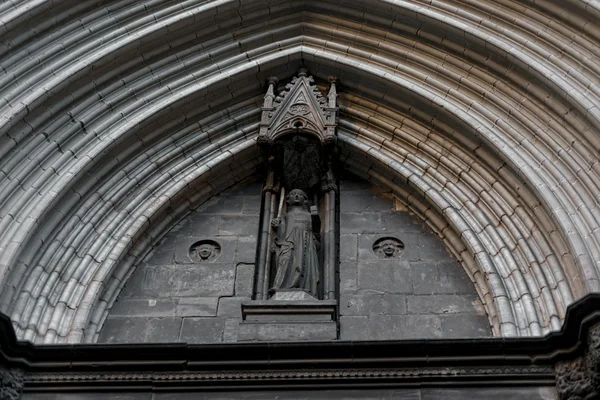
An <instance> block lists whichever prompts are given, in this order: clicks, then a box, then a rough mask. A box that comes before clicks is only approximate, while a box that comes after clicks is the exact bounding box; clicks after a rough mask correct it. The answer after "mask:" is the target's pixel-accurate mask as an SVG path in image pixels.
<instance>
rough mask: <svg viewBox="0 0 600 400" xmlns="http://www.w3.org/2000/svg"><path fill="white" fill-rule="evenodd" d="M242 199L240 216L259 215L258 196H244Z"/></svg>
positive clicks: (259, 200)
mask: <svg viewBox="0 0 600 400" xmlns="http://www.w3.org/2000/svg"><path fill="white" fill-rule="evenodd" d="M243 199H244V205H243V207H242V214H252V215H258V214H259V213H260V202H261V196H260V194H259V195H255V196H245V197H243Z"/></svg>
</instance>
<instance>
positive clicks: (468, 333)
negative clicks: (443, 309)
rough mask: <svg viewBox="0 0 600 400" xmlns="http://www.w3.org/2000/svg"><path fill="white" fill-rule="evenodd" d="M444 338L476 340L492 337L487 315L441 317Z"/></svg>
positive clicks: (450, 315)
mask: <svg viewBox="0 0 600 400" xmlns="http://www.w3.org/2000/svg"><path fill="white" fill-rule="evenodd" d="M440 320H441V322H442V332H443V337H444V338H474V337H488V336H490V323H489V320H488V318H487V316H485V315H473V314H449V315H440Z"/></svg>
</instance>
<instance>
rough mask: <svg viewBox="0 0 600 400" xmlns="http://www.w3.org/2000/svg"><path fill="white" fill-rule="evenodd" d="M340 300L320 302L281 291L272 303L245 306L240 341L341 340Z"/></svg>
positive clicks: (305, 294)
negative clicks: (339, 321)
mask: <svg viewBox="0 0 600 400" xmlns="http://www.w3.org/2000/svg"><path fill="white" fill-rule="evenodd" d="M336 313H337V301H336V300H317V299H315V298H314V297H312V296H311V295H310V294H308V293H306V292H304V291H298V290H295V291H292V290H290V291H280V292H277V293H276V294H275V295H274V296H273V297H272V298H271V299H270V300H248V301H245V302H243V303H242V319H243V322H242V323H240V327H239V333H238V341H239V342H265V341H267V342H283V341H308V340H310V341H314V340H335V339H337V323H336Z"/></svg>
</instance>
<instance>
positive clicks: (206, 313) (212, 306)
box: [175, 297, 219, 317]
mask: <svg viewBox="0 0 600 400" xmlns="http://www.w3.org/2000/svg"><path fill="white" fill-rule="evenodd" d="M218 301H219V299H218V298H217V297H181V298H179V299H177V310H176V311H175V315H176V316H178V317H212V316H215V315H217V305H218Z"/></svg>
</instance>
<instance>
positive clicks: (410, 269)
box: [98, 178, 491, 343]
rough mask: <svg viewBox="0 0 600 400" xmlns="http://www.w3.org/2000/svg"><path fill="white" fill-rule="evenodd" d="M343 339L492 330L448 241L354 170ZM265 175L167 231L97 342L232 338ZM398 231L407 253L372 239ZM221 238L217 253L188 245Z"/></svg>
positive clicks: (344, 188)
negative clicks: (385, 254) (207, 255)
mask: <svg viewBox="0 0 600 400" xmlns="http://www.w3.org/2000/svg"><path fill="white" fill-rule="evenodd" d="M340 195H341V197H340V212H341V213H340V228H341V236H340V291H341V297H340V338H341V339H342V340H382V339H403V338H423V337H426V338H442V337H476V336H490V335H491V334H490V329H489V326H488V321H487V317H486V316H485V315H484V312H483V308H482V307H481V304H480V302H479V298H478V296H477V294H476V293H475V290H474V286H473V285H472V283H471V282H470V280H469V279H468V277H467V275H466V273H465V272H464V271H463V269H462V267H461V266H460V265H459V264H458V263H457V262H456V261H455V260H454V259H453V258H452V257H451V256H450V255H449V254H448V253H447V252H446V250H445V247H444V244H443V243H442V242H441V241H440V240H439V239H438V238H437V236H436V235H435V234H434V233H432V232H431V231H430V230H429V229H428V228H427V227H425V226H424V225H423V224H422V223H420V222H419V220H418V219H417V218H415V217H413V216H411V215H410V214H409V213H408V212H406V211H396V210H394V200H393V198H392V197H391V195H390V194H389V193H386V192H384V191H382V190H380V189H378V188H376V187H373V186H371V185H369V184H367V183H364V182H362V181H359V180H356V179H352V178H347V179H344V180H343V181H342V182H341V185H340ZM260 202H261V184H260V183H259V182H255V183H250V184H247V185H245V186H244V185H242V186H238V187H237V188H233V189H230V190H228V191H225V192H223V193H221V194H220V195H219V196H216V197H214V198H212V199H211V200H210V201H208V202H207V203H206V204H204V205H203V206H202V207H200V208H199V209H198V210H196V211H195V212H193V213H191V214H190V215H189V216H188V217H187V218H186V219H184V220H183V221H182V222H181V223H180V224H178V225H177V226H175V227H174V228H173V229H172V230H171V232H169V233H168V234H167V235H166V236H165V238H164V239H163V240H162V242H161V243H159V245H158V246H157V247H156V248H155V250H154V251H153V252H152V253H151V254H149V255H148V257H147V258H146V260H145V261H144V262H143V263H142V264H141V265H140V266H139V267H138V268H137V269H136V271H135V272H134V274H133V275H132V276H131V277H130V278H129V280H128V282H127V284H126V286H125V287H124V289H123V291H122V292H121V294H120V296H119V298H118V299H117V301H116V302H115V304H114V306H113V308H112V309H111V311H110V314H109V316H108V318H107V320H106V322H105V324H104V326H103V328H102V330H101V333H100V337H99V340H98V341H99V342H109V343H125V342H179V341H181V342H188V343H218V342H234V341H236V340H237V336H238V325H239V323H240V320H241V308H240V303H241V301H242V300H244V299H249V298H250V297H251V295H252V283H253V276H254V262H255V252H256V238H257V234H258V224H259V214H260ZM387 236H392V237H396V238H398V239H399V240H401V241H402V242H403V243H404V246H405V249H404V252H403V253H402V254H401V255H400V257H399V258H393V259H391V260H388V259H381V258H379V257H378V256H377V255H376V254H375V253H374V252H373V248H372V247H373V242H374V241H376V240H377V239H379V238H381V237H387ZM207 239H209V240H213V241H214V242H216V243H218V244H219V245H220V247H221V251H220V254H219V255H218V256H217V257H216V258H215V259H213V260H209V261H199V260H198V259H193V258H191V257H190V254H189V250H190V246H192V245H193V244H194V243H197V242H199V241H202V240H207Z"/></svg>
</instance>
